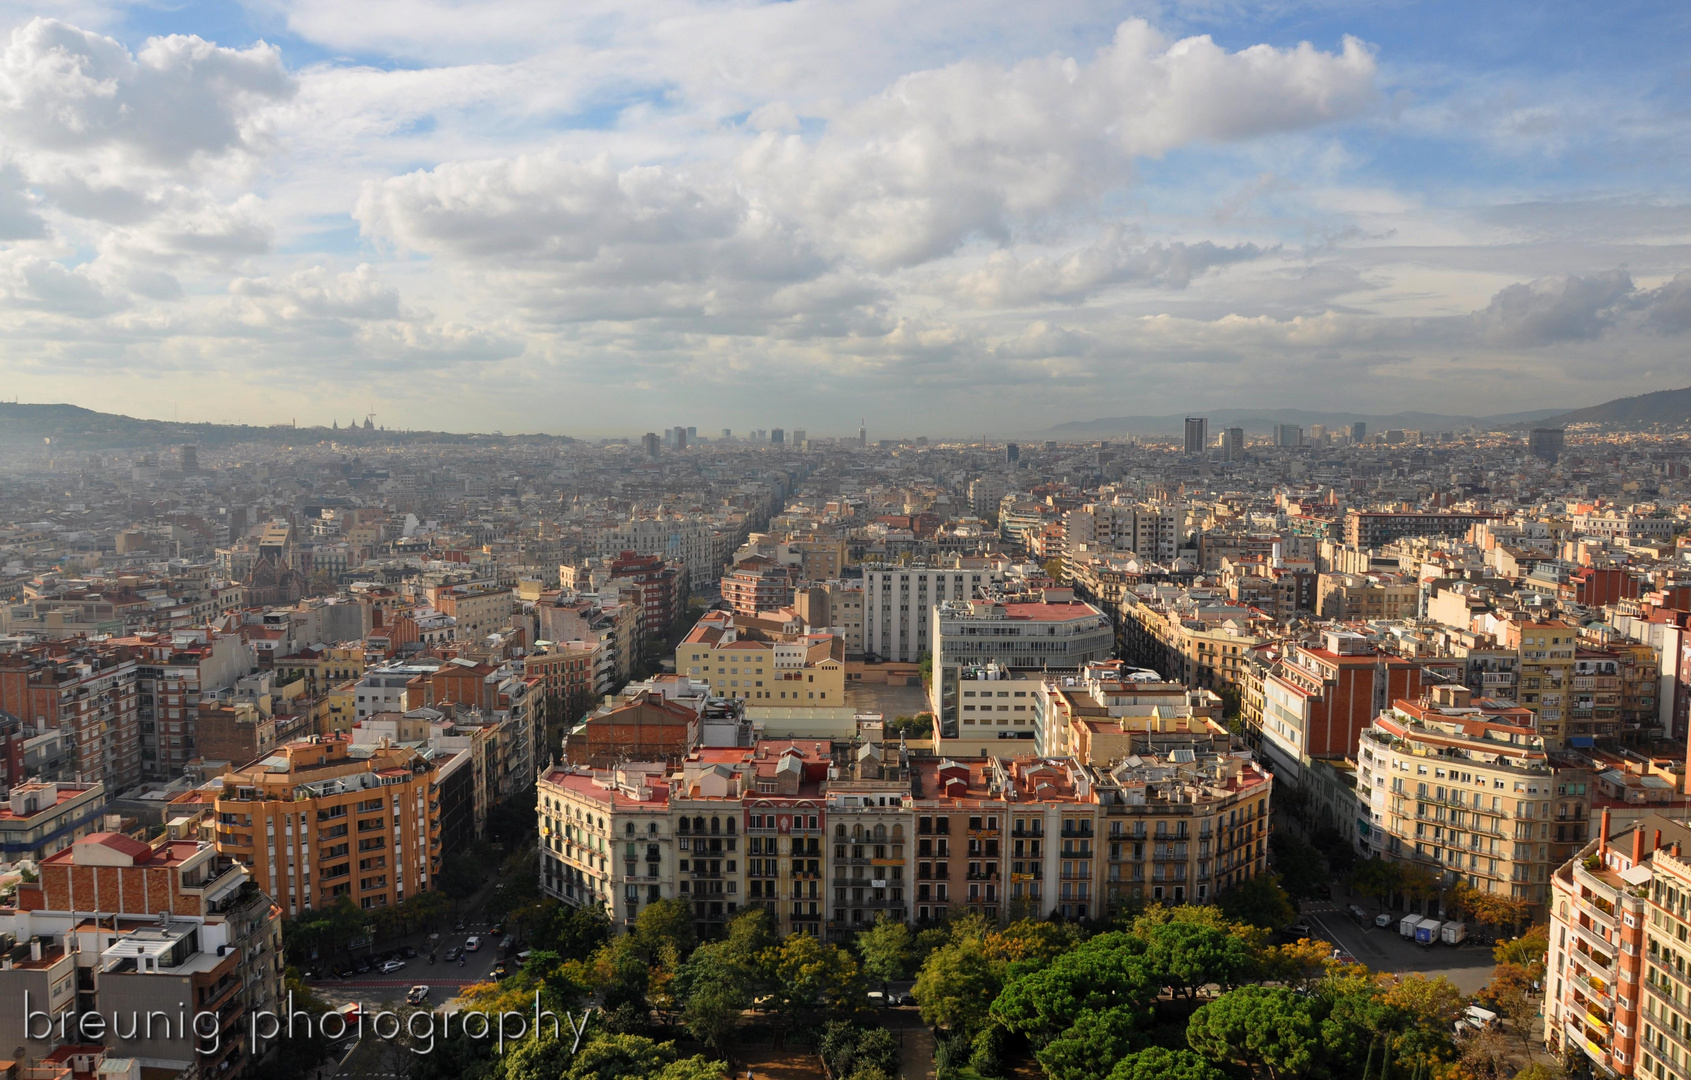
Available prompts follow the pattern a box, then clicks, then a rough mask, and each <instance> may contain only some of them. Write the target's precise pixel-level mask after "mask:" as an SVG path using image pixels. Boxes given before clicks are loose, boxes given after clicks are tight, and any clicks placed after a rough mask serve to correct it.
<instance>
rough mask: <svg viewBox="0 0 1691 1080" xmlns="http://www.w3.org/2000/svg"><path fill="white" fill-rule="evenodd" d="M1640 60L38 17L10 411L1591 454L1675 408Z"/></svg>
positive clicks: (1658, 53)
mask: <svg viewBox="0 0 1691 1080" xmlns="http://www.w3.org/2000/svg"><path fill="white" fill-rule="evenodd" d="M1645 14H1646V12H1645V11H1643V10H1637V9H1626V10H1622V11H1620V12H1619V13H1618V14H1616V13H1614V12H1605V13H1602V14H1599V13H1595V12H1590V11H1587V10H1585V9H1584V8H1582V7H1579V6H1576V5H1571V4H1564V5H1553V6H1551V7H1549V8H1546V7H1545V6H1543V5H1539V6H1534V7H1533V8H1531V9H1527V8H1525V7H1522V8H1519V9H1513V8H1508V7H1504V8H1501V9H1494V8H1487V9H1483V10H1473V9H1472V8H1471V7H1460V6H1457V5H1454V4H1414V5H1409V4H1372V5H1360V4H1357V5H1352V4H1345V3H1339V4H1332V3H1321V4H1316V3H1307V4H1299V3H1287V4H1282V5H1275V6H1273V7H1272V8H1268V9H1265V10H1264V11H1260V12H1241V11H1238V10H1236V9H1234V8H1232V7H1231V6H1228V5H1208V4H1190V5H1177V6H1161V5H1136V4H1088V3H1082V2H1075V3H1057V4H1051V5H1040V6H1039V7H1037V8H1034V9H1028V8H1025V6H1017V5H1007V4H1006V5H999V4H984V5H983V4H970V5H956V4H942V5H925V6H923V7H921V8H912V7H910V6H908V5H898V4H890V3H889V4H882V5H869V6H865V5H861V4H859V5H840V4H828V3H798V4H787V5H769V6H765V5H755V4H736V5H729V6H707V5H704V4H699V3H688V2H684V0H673V2H665V3H653V4H649V5H644V6H641V7H639V8H628V7H627V6H625V5H618V6H610V5H605V6H603V7H595V6H593V5H586V6H581V5H578V6H575V7H573V8H572V9H571V10H570V12H569V13H568V14H562V13H554V12H552V11H551V10H550V9H546V8H537V7H534V6H532V5H525V4H519V3H502V2H500V3H487V4H468V5H463V6H460V7H455V8H452V9H446V8H442V7H438V6H435V5H427V4H414V3H403V2H394V3H378V4H372V5H364V6H362V7H361V8H360V9H359V11H358V14H357V15H356V17H348V16H347V15H346V14H345V13H344V12H343V10H342V9H341V8H339V7H338V6H335V5H328V4H322V3H319V2H315V0H313V2H303V3H295V4H275V5H252V6H248V7H231V6H226V5H215V6H214V5H205V4H193V3H191V4H187V5H183V6H180V7H174V8H170V9H165V8H160V7H155V6H147V5H134V6H128V5H123V4H101V3H90V4H85V5H79V6H77V7H75V8H71V9H66V8H64V7H63V6H53V7H51V8H49V7H48V6H46V5H31V4H27V3H25V4H12V5H9V6H8V7H7V8H6V9H5V13H4V15H3V16H0V35H4V36H5V38H6V39H7V40H8V41H9V45H8V47H7V48H6V50H5V51H4V54H3V56H0V88H3V89H4V93H3V94H0V138H4V140H5V141H6V143H7V154H6V157H5V161H4V163H3V168H0V340H4V342H5V349H6V353H5V358H4V359H3V360H0V377H4V379H5V381H6V383H7V388H8V391H9V393H8V397H18V398H21V399H22V400H25V401H37V402H49V401H64V402H70V403H74V404H77V405H82V406H85V407H88V408H93V409H98V410H102V411H109V412H115V413H124V414H127V415H136V416H145V417H155V418H158V419H165V420H169V419H180V420H182V421H209V422H248V423H256V424H275V423H288V422H290V421H291V420H295V419H297V421H298V422H299V423H300V424H301V425H302V426H303V425H307V424H324V425H327V424H329V423H330V422H331V421H337V422H339V423H341V424H343V425H344V424H346V423H347V422H348V421H350V420H353V419H362V417H363V416H364V415H365V414H366V413H367V412H371V411H374V412H376V413H377V414H378V417H379V418H381V417H383V416H385V417H386V418H387V419H384V420H382V422H384V423H387V424H388V426H390V427H392V426H401V425H399V424H397V423H396V422H395V421H396V419H397V418H398V417H401V416H403V417H405V418H406V419H405V422H404V424H403V426H408V427H415V428H434V429H439V430H447V431H493V430H504V431H535V432H548V433H556V434H570V435H577V436H582V437H589V438H591V437H601V436H607V435H609V436H627V437H632V438H636V439H637V438H638V437H639V434H640V433H641V432H642V431H647V430H656V431H661V430H663V428H664V426H665V423H664V421H662V420H659V419H653V418H652V417H664V416H668V417H673V418H677V419H679V418H681V417H685V416H688V415H691V416H694V417H708V418H709V420H710V423H709V425H708V427H707V426H706V425H703V424H701V425H699V427H700V430H701V431H703V432H706V433H707V434H708V433H709V432H714V431H716V430H718V429H719V428H721V427H731V428H733V429H734V430H735V431H736V432H739V431H743V430H746V429H749V428H756V427H760V426H761V427H765V428H769V427H773V426H774V425H775V424H777V423H781V424H784V425H785V427H786V429H787V430H788V431H791V430H793V428H795V427H798V426H799V425H800V424H803V425H804V427H805V429H806V430H808V431H809V432H810V433H811V434H812V435H813V436H814V437H837V436H849V435H850V434H852V433H853V432H855V430H856V428H857V426H858V418H859V417H860V416H862V415H867V416H868V417H869V418H870V420H871V423H870V424H869V427H870V429H871V437H872V438H874V437H893V436H906V435H907V436H910V437H914V436H916V435H921V434H926V435H928V436H930V437H933V438H945V437H953V436H961V435H967V434H970V433H978V432H983V431H996V432H1003V433H1005V434H1006V435H1012V436H1014V435H1022V434H1033V433H1039V432H1044V431H1047V430H1049V429H1051V428H1053V427H1055V426H1056V425H1059V424H1062V423H1065V422H1070V421H1082V420H1092V419H1096V418H1100V417H1110V416H1124V415H1134V416H1139V415H1148V414H1151V415H1162V414H1177V413H1180V412H1182V411H1186V412H1190V413H1191V414H1192V415H1194V416H1198V415H1203V414H1205V413H1206V412H1208V411H1214V410H1225V409H1228V408H1232V407H1237V406H1238V405H1240V404H1249V405H1258V404H1260V406H1261V407H1262V408H1263V409H1265V410H1266V409H1272V408H1301V409H1307V410H1313V411H1325V412H1333V413H1349V412H1354V413H1356V414H1357V415H1359V416H1360V415H1379V414H1387V413H1392V412H1395V411H1398V410H1420V411H1426V412H1433V413H1444V414H1460V415H1468V414H1473V415H1493V414H1501V413H1510V412H1516V411H1526V410H1534V409H1575V408H1579V407H1581V406H1586V405H1592V404H1596V403H1598V402H1602V401H1607V400H1610V399H1613V398H1616V397H1620V396H1623V395H1626V394H1636V393H1644V392H1648V391H1653V390H1659V389H1663V388H1667V387H1672V386H1675V385H1680V384H1683V383H1684V382H1686V381H1687V380H1686V379H1685V378H1684V376H1683V372H1684V364H1683V361H1682V359H1681V356H1682V354H1683V348H1684V343H1685V337H1684V335H1685V333H1686V331H1687V330H1688V329H1691V315H1688V312H1691V274H1687V272H1686V271H1687V267H1691V248H1688V247H1687V237H1686V231H1687V230H1686V222H1687V220H1688V218H1687V214H1686V212H1685V205H1686V199H1685V192H1684V182H1683V179H1682V177H1683V173H1684V170H1683V167H1682V159H1683V156H1684V154H1683V150H1682V149H1681V147H1682V146H1683V145H1684V138H1683V127H1684V123H1685V120H1684V117H1683V114H1682V110H1679V109H1678V107H1677V105H1678V102H1679V101H1680V99H1681V98H1682V92H1681V91H1680V89H1679V86H1678V83H1677V82H1676V79H1677V76H1676V74H1675V73H1676V72H1677V70H1678V65H1679V61H1678V60H1677V59H1676V56H1677V55H1678V54H1681V53H1682V52H1683V45H1684V43H1685V40H1686V36H1687V35H1686V33H1685V31H1686V18H1687V16H1686V15H1685V14H1683V13H1681V12H1675V11H1666V12H1664V11H1650V12H1648V14H1649V20H1648V30H1649V33H1648V34H1645V33H1644V32H1643V30H1644V27H1645V25H1646V23H1645V20H1644V18H1643V16H1644V15H1645ZM48 15H56V16H57V18H56V19H54V18H48V17H46V16H48ZM1458 383H1459V389H1458V386H1457V384H1458ZM771 417H774V419H771ZM671 423H673V420H672V421H671ZM877 427H879V428H880V429H881V432H879V433H877V432H875V429H876V428H877Z"/></svg>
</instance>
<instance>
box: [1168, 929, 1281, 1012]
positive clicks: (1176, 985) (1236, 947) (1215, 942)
mask: <svg viewBox="0 0 1691 1080" xmlns="http://www.w3.org/2000/svg"><path fill="white" fill-rule="evenodd" d="M1145 944H1146V950H1145V961H1146V963H1147V964H1149V965H1150V970H1151V971H1152V972H1153V973H1154V974H1155V977H1156V978H1157V979H1158V980H1159V981H1161V983H1162V984H1163V985H1164V986H1167V987H1168V988H1169V989H1170V990H1172V991H1174V992H1176V993H1182V992H1184V993H1185V995H1186V996H1187V997H1188V998H1194V999H1195V998H1196V997H1197V996H1198V991H1199V990H1200V989H1201V988H1203V987H1205V986H1208V985H1209V984H1210V983H1220V984H1221V986H1222V988H1223V989H1229V988H1231V987H1233V986H1235V985H1237V984H1238V983H1239V982H1241V981H1243V979H1244V978H1245V976H1246V975H1247V974H1248V973H1249V972H1250V971H1251V970H1252V968H1254V967H1255V966H1256V957H1255V956H1253V955H1252V953H1251V950H1250V949H1248V948H1247V947H1246V946H1245V943H1244V941H1243V940H1242V939H1241V938H1239V937H1238V936H1237V935H1235V934H1230V933H1228V932H1227V931H1225V930H1222V929H1218V928H1216V927H1214V926H1204V925H1200V924H1197V923H1191V922H1182V921H1172V922H1167V923H1164V924H1162V925H1161V926H1157V927H1153V928H1151V929H1150V931H1149V932H1148V933H1147V934H1146V935H1145Z"/></svg>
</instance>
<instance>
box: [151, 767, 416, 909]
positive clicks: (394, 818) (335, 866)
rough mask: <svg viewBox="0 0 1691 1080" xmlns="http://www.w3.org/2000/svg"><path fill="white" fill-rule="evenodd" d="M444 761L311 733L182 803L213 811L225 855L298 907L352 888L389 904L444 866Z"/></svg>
mask: <svg viewBox="0 0 1691 1080" xmlns="http://www.w3.org/2000/svg"><path fill="white" fill-rule="evenodd" d="M434 774H435V766H434V764H433V762H432V761H430V760H429V759H428V758H427V757H425V756H423V755H421V754H419V753H418V752H417V751H415V750H413V749H410V748H409V747H403V746H392V745H387V744H386V743H385V742H384V743H374V744H372V743H354V742H350V741H348V740H346V739H343V738H324V737H322V736H312V737H311V738H308V739H302V740H300V741H297V742H291V743H286V744H284V745H282V746H278V747H277V748H276V749H275V750H274V751H273V752H272V753H271V754H270V755H268V756H266V757H263V758H260V759H258V760H257V761H253V762H251V763H249V764H247V765H245V766H243V767H241V768H239V769H235V770H233V771H231V772H229V773H226V774H224V775H223V776H220V777H218V778H217V779H216V780H214V781H212V782H210V783H209V784H208V785H206V786H205V787H201V788H197V789H195V790H194V791H190V792H188V793H186V794H184V795H182V796H180V797H178V798H177V799H176V800H175V801H176V803H179V804H182V805H183V806H184V808H185V809H192V808H194V807H198V808H200V809H201V811H202V812H203V811H204V810H207V809H209V810H210V811H211V812H212V814H213V815H214V817H213V819H212V823H213V824H214V826H215V831H214V836H215V840H216V843H217V850H218V851H219V853H221V854H223V855H226V856H228V857H230V858H233V859H234V860H236V861H237V862H239V863H241V864H242V865H243V866H245V867H247V869H248V870H249V871H250V872H251V874H252V877H253V880H254V881H256V882H258V883H259V886H260V887H261V888H263V889H265V891H266V892H268V893H269V894H270V895H271V896H272V897H274V898H275V900H276V903H277V904H278V905H280V906H281V907H282V909H283V910H284V911H285V912H287V913H288V914H289V915H297V914H299V913H300V912H301V911H304V910H306V909H308V908H314V907H315V908H325V907H329V906H331V905H333V904H334V903H336V902H337V901H338V900H339V898H340V897H342V896H345V897H348V898H349V899H351V900H352V902H353V903H354V904H357V905H358V906H359V907H361V908H366V909H370V908H380V907H389V906H392V905H395V904H398V903H400V902H401V901H403V900H404V899H405V898H406V897H408V896H415V895H416V894H417V893H420V892H423V891H425V890H427V889H428V888H429V887H430V883H431V881H432V880H433V878H434V875H435V873H436V872H437V871H438V870H439V869H440V860H441V850H440V802H439V798H438V796H437V794H436V793H435V791H434V788H433V781H434Z"/></svg>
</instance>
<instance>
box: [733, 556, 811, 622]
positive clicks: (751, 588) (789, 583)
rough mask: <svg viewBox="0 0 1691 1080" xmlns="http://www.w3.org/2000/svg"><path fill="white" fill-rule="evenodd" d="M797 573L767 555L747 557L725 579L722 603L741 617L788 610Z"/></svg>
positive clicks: (795, 568) (790, 567)
mask: <svg viewBox="0 0 1691 1080" xmlns="http://www.w3.org/2000/svg"><path fill="white" fill-rule="evenodd" d="M797 571H798V567H796V566H787V565H784V564H782V563H779V562H776V561H775V560H774V559H771V558H769V557H767V556H764V555H752V556H748V557H747V558H744V559H741V560H740V561H739V562H737V563H735V564H734V567H733V569H731V570H729V571H728V572H727V573H726V574H724V575H722V585H721V588H722V599H723V600H725V601H726V602H727V603H728V605H729V606H730V607H731V608H733V609H734V611H736V612H737V613H739V614H741V615H756V614H757V613H758V612H760V611H774V610H775V609H776V608H778V607H785V606H786V605H787V604H790V603H791V602H792V599H793V586H794V585H795V584H797V578H798V572H797Z"/></svg>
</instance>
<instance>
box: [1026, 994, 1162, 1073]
mask: <svg viewBox="0 0 1691 1080" xmlns="http://www.w3.org/2000/svg"><path fill="white" fill-rule="evenodd" d="M1144 1020H1145V1018H1144V1015H1143V1013H1142V1012H1141V1011H1140V1010H1139V1009H1123V1008H1117V1009H1106V1010H1105V1011H1103V1012H1093V1011H1091V1010H1087V1011H1086V1012H1083V1013H1081V1014H1080V1015H1079V1016H1077V1017H1075V1022H1074V1026H1073V1027H1070V1028H1069V1029H1068V1030H1067V1031H1064V1032H1063V1033H1062V1034H1060V1035H1058V1036H1057V1037H1056V1038H1054V1039H1052V1040H1051V1041H1050V1042H1048V1043H1046V1044H1045V1045H1044V1046H1042V1047H1040V1048H1039V1049H1038V1050H1037V1051H1035V1052H1034V1057H1035V1058H1036V1059H1037V1060H1038V1061H1039V1067H1040V1068H1042V1069H1044V1070H1045V1075H1046V1076H1048V1077H1050V1080H1095V1078H1096V1077H1100V1076H1103V1075H1105V1074H1107V1073H1108V1072H1109V1071H1110V1070H1111V1069H1112V1068H1114V1067H1115V1064H1116V1062H1118V1061H1120V1060H1121V1059H1122V1058H1124V1057H1126V1056H1127V1055H1128V1054H1130V1053H1132V1052H1133V1051H1134V1050H1137V1049H1138V1048H1139V1047H1140V1046H1141V1045H1142V1044H1143V1042H1144V1037H1143V1028H1144Z"/></svg>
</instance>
